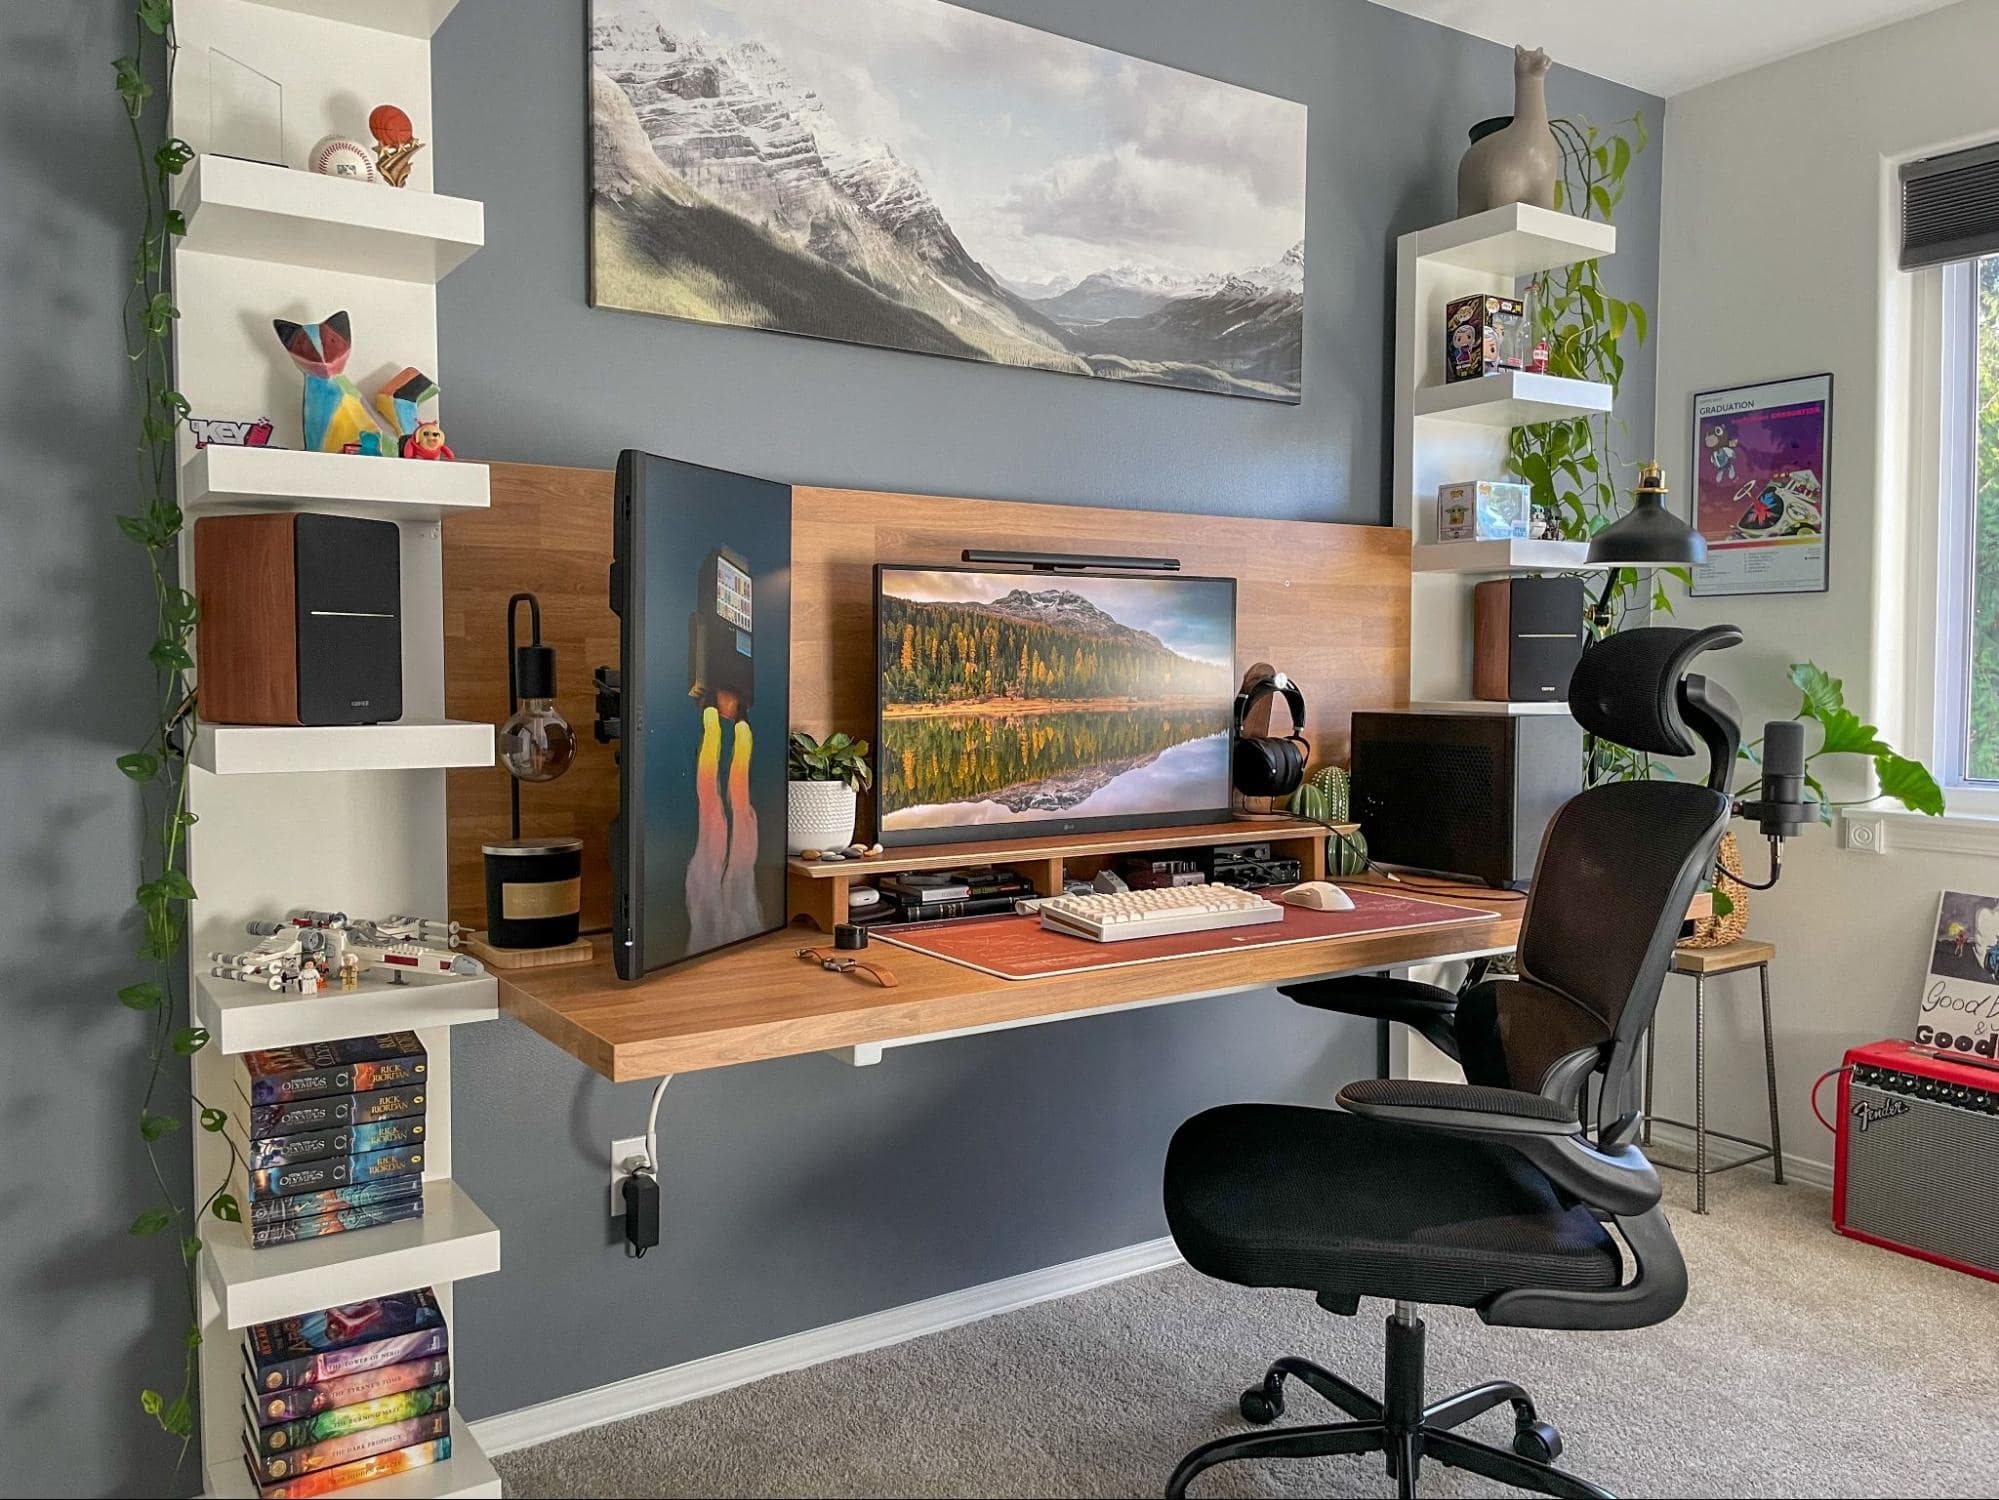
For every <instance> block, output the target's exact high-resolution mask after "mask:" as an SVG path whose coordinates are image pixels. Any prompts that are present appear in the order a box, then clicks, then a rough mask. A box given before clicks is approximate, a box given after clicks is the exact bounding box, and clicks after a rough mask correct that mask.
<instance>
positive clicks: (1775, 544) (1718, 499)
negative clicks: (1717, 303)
mask: <svg viewBox="0 0 1999 1500" xmlns="http://www.w3.org/2000/svg"><path fill="white" fill-rule="evenodd" d="M1831 423H1832V376H1830V375H1804V376H1800V377H1798V378H1797V379H1795V380H1772V381H1766V382H1765V383H1763V384H1761V385H1748V386H1736V387H1734V388H1733V389H1731V390H1722V391H1703V392H1701V393H1700V394H1699V395H1697V396H1695V397H1694V433H1693V437H1694V443H1693V460H1692V461H1693V466H1694V479H1693V487H1694V526H1695V527H1696V528H1697V529H1698V530H1699V532H1700V534H1701V535H1702V536H1704V537H1706V538H1707V549H1708V554H1707V555H1708V560H1707V561H1706V562H1705V563H1704V564H1702V565H1701V566H1699V567H1697V568H1695V569H1694V570H1693V590H1692V592H1693V593H1694V594H1696V595H1709V594H1811V593H1822V592H1824V590H1825V587H1826V539H1827V538H1826V515H1827V502H1828V499H1829V495H1828V490H1827V484H1828V479H1829V476H1828V473H1827V469H1828V464H1829V460H1830V457H1831V453H1832V446H1831Z"/></svg>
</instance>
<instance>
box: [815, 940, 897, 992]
mask: <svg viewBox="0 0 1999 1500" xmlns="http://www.w3.org/2000/svg"><path fill="white" fill-rule="evenodd" d="M798 956H799V957H800V958H803V959H809V960H810V961H811V962H813V963H816V964H817V965H819V967H820V968H822V969H825V970H827V971H828V972H830V973H834V974H845V973H846V972H847V971H848V970H850V969H860V970H862V971H863V972H864V973H866V974H868V975H869V976H870V977H872V978H873V980H874V982H875V983H876V984H878V985H880V986H881V987H882V988H883V989H885V990H892V989H894V988H895V987H896V986H897V985H898V984H900V983H901V982H902V981H901V980H899V979H897V978H896V977H895V975H893V974H891V973H890V972H889V971H888V970H887V969H884V968H882V967H881V966H880V965H879V964H872V963H869V962H868V961H867V960H866V959H864V958H855V957H854V956H853V954H852V953H851V952H841V951H839V950H837V949H833V948H800V949H799V950H798Z"/></svg>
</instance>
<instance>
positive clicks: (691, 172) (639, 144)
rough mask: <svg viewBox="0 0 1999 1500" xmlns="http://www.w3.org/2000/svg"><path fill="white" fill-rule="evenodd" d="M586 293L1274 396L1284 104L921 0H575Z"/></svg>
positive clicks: (1290, 344)
mask: <svg viewBox="0 0 1999 1500" xmlns="http://www.w3.org/2000/svg"><path fill="white" fill-rule="evenodd" d="M591 139H592V170H593V182H592V187H593V202H592V222H591V230H592V233H591V283H592V285H591V301H592V303H593V304H594V305H596V306H599V307H611V308H622V309H626V310H629V311H633V312H649V313H658V314H662V315H664V316H667V317H675V318H688V319H692V320H695V321H697V322H704V323H726V324H733V325H736V326H738V327H745V328H765V329H774V330H778V331H782V332H786V333H797V334H807V335H810V336H812V337H815V338H826V339H839V340H843V341H846V342H849V343H861V344H874V345H878V346H881V347H884V348H890V349H904V350H911V351H915V352H918V353H924V354H946V355H952V356H955V357H957V358H960V359H978V360H988V361H992V362H994V363H999V364H1009V365H1022V366H1027V367H1029V368H1033V369H1042V370H1059V371H1064V372H1067V373H1070V374H1076V375H1095V376H1100V377H1103V378H1105V379H1111V380H1132V381H1140V382H1144V383H1147V384H1152V385H1169V386H1178V387H1181V388H1184V389H1188V390H1199V391H1218V392H1223V393H1226V394H1229V395H1237V396H1255V397H1260V398H1263V399H1265V400H1274V401H1292V402H1295V401H1297V400H1298V399H1299V377H1300V365H1301V353H1302V347H1303V333H1304V306H1305V243H1304V232H1305V107H1304V106H1303V105H1302V104H1297V103H1294V102H1292V101H1290V100H1286V99H1277V98H1273V97H1271V96H1269V95H1267V94H1259V93H1255V92H1253V91H1251V90H1248V89H1243V88H1238V87H1236V86H1234V85H1233V84H1227V83H1221V82H1218V81H1216V80H1214V79H1211V78H1203V77H1200V76H1199V75H1197V74H1193V73H1187V72H1183V71H1181V70H1179V69H1176V68H1168V67H1163V66H1161V65H1160V64H1157V63H1150V62H1144V61H1141V60H1139V59H1137V58H1131V57H1125V56H1122V55H1120V54H1118V53H1114V52H1108V51H1105V50H1104V49H1103V48H1100V47H1093V46H1089V45H1087V44H1085V43H1082V42H1077V41H1073V40H1070V39H1069V38H1066V37H1059V36H1055V35H1053V34H1051V33H1049V32H1045V31H1037V30H1034V29H1033V28H1031V27H1027V26H1021V25H1017V24H1015V23H1013V22H1010V21H1001V20H998V19H995V18H994V17H991V16H986V15H981V14H979V13H977V12H975V11H969V10H964V9H961V8H960V7H958V6H956V5H951V4H948V3H945V0H809V3H800V0H592V5H591Z"/></svg>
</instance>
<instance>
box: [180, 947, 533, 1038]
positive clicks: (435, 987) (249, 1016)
mask: <svg viewBox="0 0 1999 1500" xmlns="http://www.w3.org/2000/svg"><path fill="white" fill-rule="evenodd" d="M245 941H248V940H247V939H246V940H245ZM499 1014H500V986H499V981H498V980H496V979H494V978H493V976H492V975H491V974H481V975H477V976H470V975H468V976H465V977H462V978H453V979H425V978H417V979H409V980H405V981H404V982H403V983H402V984H393V983H390V982H389V981H388V980H385V979H376V978H373V977H370V978H367V979H363V980H362V981H361V985H360V988H359V989H354V990H343V989H341V988H340V986H339V984H338V982H335V983H334V984H333V985H332V986H331V987H330V988H328V989H326V990H324V991H322V992H321V993H319V994H317V995H294V994H290V993H288V992H284V991H277V992H273V991H271V990H268V989H266V988H264V987H263V986H262V985H257V984H247V983H245V982H243V981H242V980H238V979H223V978H220V977H218V976H216V975H213V974H196V975H195V977H194V1021H195V1024H196V1025H197V1026H204V1027H206V1028H207V1029H208V1034H209V1038H210V1041H209V1045H210V1046H211V1047H219V1048H221V1049H222V1051H223V1052H224V1053H225V1054H226V1055H230V1056H233V1055H235V1054H236V1053H238V1052H256V1051H260V1050H262V1049H264V1048H266V1047H291V1046H296V1045H298V1044H299V1043H301V1042H330V1041H338V1040H340V1039H342V1038H345V1037H353V1036H374V1035H376V1034H378V1033H380V1032H384V1031H416V1030H419V1029H422V1028H424V1027H432V1026H463V1025H467V1024H470V1023H471V1022H474V1021H491V1020H494V1019H496V1018H497V1017H498V1016H499Z"/></svg>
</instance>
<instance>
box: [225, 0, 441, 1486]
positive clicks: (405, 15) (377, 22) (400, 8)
mask: <svg viewBox="0 0 1999 1500" xmlns="http://www.w3.org/2000/svg"><path fill="white" fill-rule="evenodd" d="M256 3H257V4H259V5H266V6H269V7H270V8H271V9H272V10H288V11H291V12H293V13H294V14H296V15H301V16H318V17H319V18H320V19H322V20H326V21H346V22H347V23H348V24H350V25H353V26H367V27H370V28H372V29H373V30H375V31H390V32H394V33H395V34H396V35H397V36H413V37H424V38H428V37H429V36H430V35H431V34H432V33H433V32H435V31H436V30H437V28H438V27H440V26H442V25H443V24H444V18H445V17H446V16H448V15H450V14H451V12H452V11H454V10H456V9H457V8H458V0H256ZM370 1493H371V1494H372V1493H373V1491H370Z"/></svg>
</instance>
